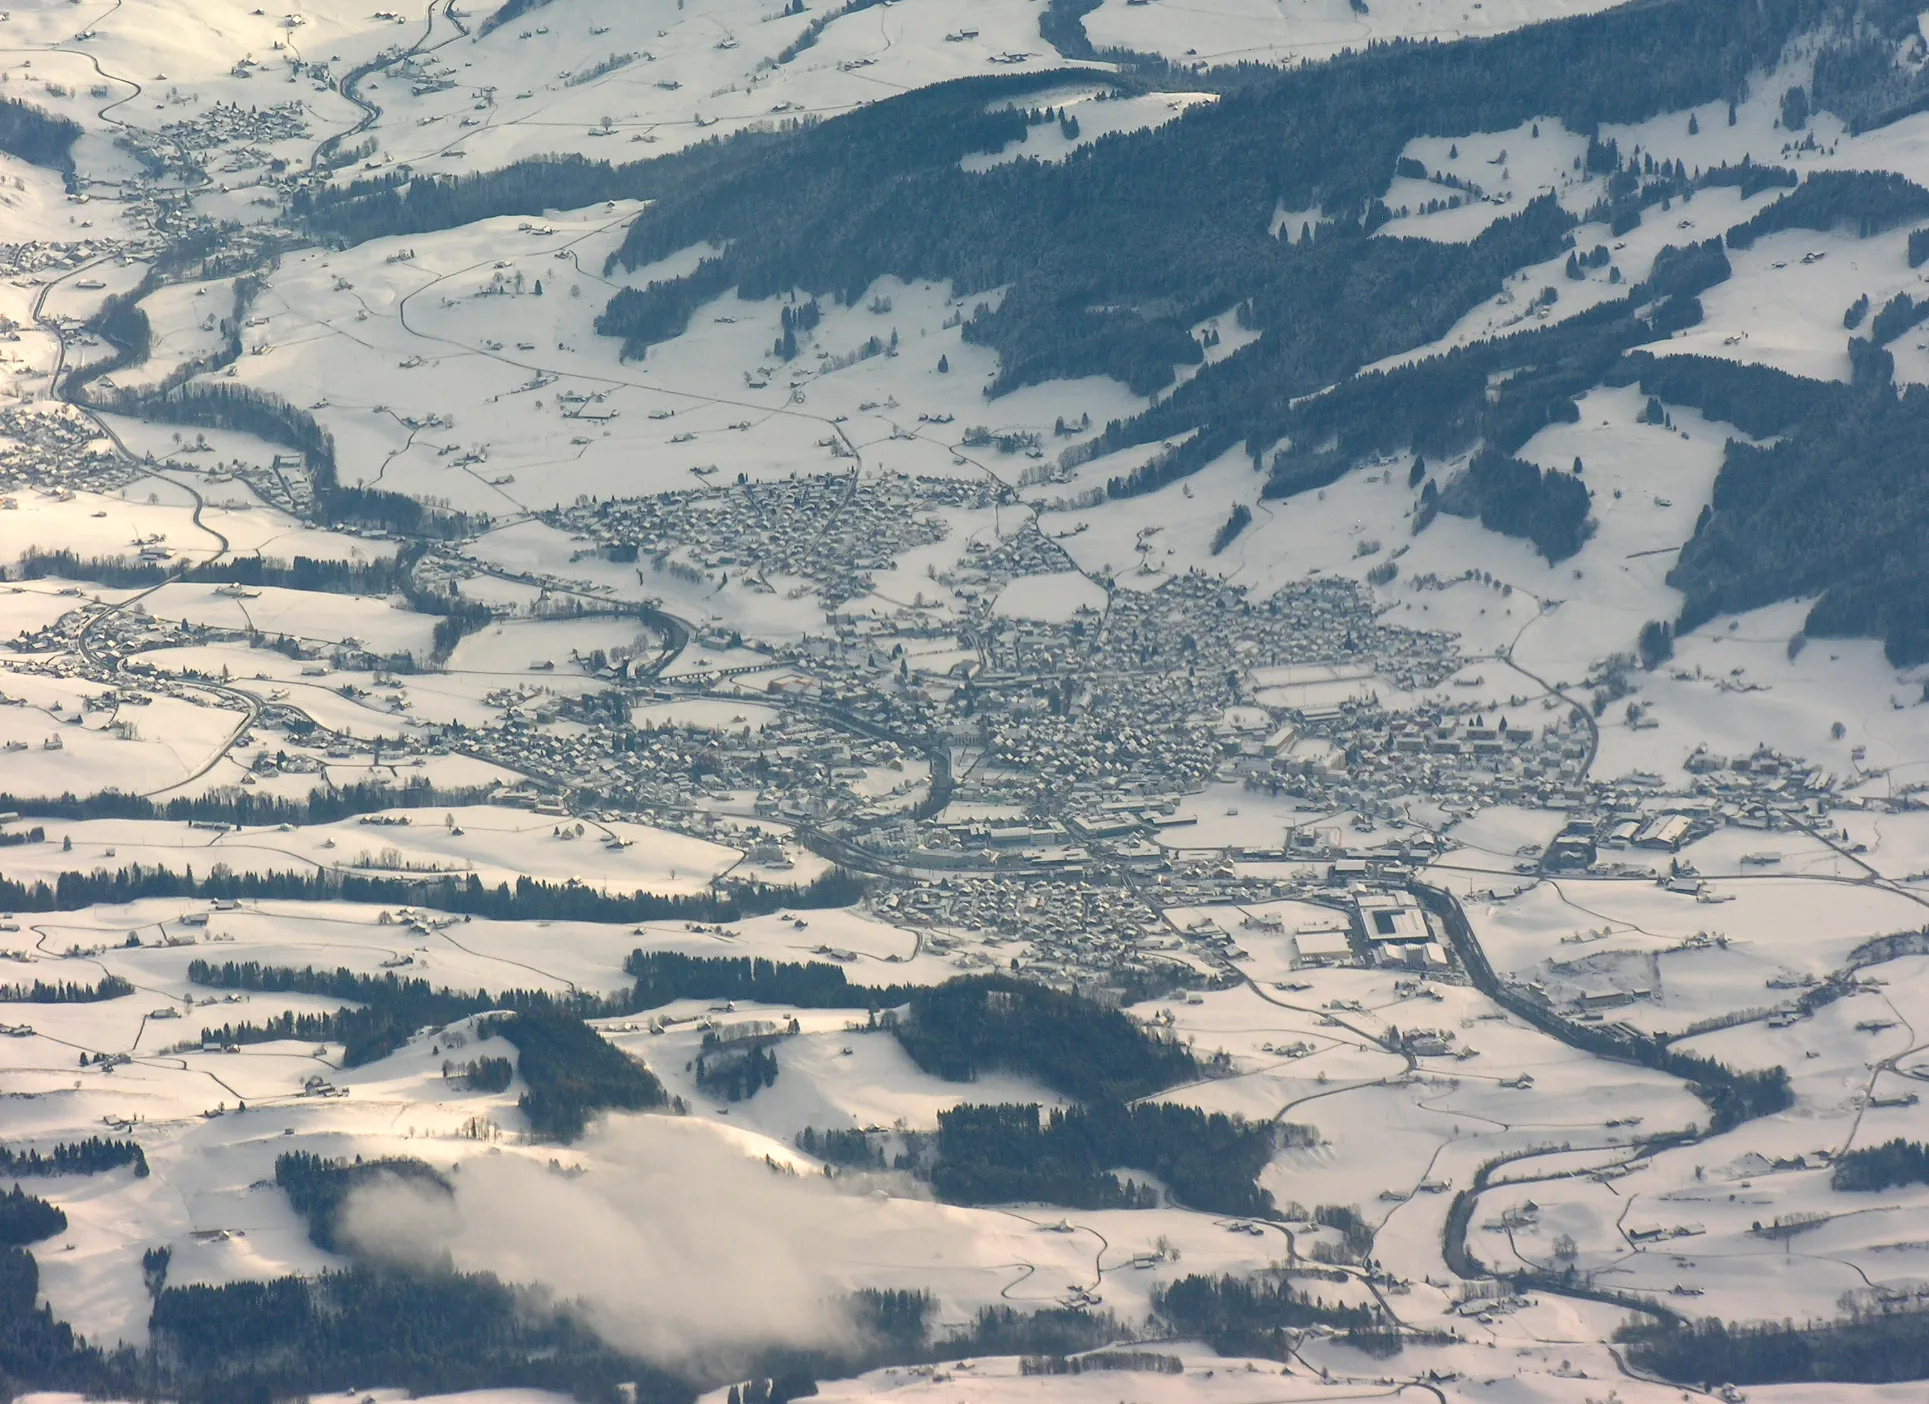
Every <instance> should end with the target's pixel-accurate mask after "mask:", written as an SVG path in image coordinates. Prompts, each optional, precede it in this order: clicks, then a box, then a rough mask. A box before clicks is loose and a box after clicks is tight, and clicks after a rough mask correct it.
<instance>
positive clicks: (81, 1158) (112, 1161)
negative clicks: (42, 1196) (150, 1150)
mask: <svg viewBox="0 0 1929 1404" xmlns="http://www.w3.org/2000/svg"><path fill="white" fill-rule="evenodd" d="M122 1165H131V1166H133V1167H134V1176H135V1178H136V1179H142V1178H145V1177H146V1175H147V1155H146V1153H145V1152H144V1151H142V1149H141V1148H140V1145H139V1144H138V1143H137V1142H134V1141H110V1140H106V1139H104V1138H103V1137H100V1136H89V1137H88V1138H87V1139H86V1140H84V1141H62V1142H59V1143H57V1144H56V1145H55V1146H54V1148H53V1149H52V1150H50V1151H48V1152H46V1153H45V1154H44V1155H43V1154H42V1153H41V1152H39V1151H37V1150H24V1151H16V1150H8V1149H7V1148H6V1147H5V1146H0V1175H13V1176H16V1177H19V1178H23V1179H24V1178H33V1177H44V1176H51V1175H98V1174H100V1173H102V1172H103V1171H106V1170H113V1169H116V1168H118V1167H119V1166H122Z"/></svg>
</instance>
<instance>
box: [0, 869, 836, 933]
mask: <svg viewBox="0 0 1929 1404" xmlns="http://www.w3.org/2000/svg"><path fill="white" fill-rule="evenodd" d="M862 890H863V888H862V884H861V882H859V881H858V880H857V879H855V878H853V877H851V876H850V875H849V874H847V873H843V872H841V871H839V870H833V871H831V872H828V873H826V874H824V876H822V877H820V878H819V879H817V880H816V881H815V882H812V883H810V884H808V885H806V886H804V887H801V888H796V887H768V886H765V885H764V884H762V883H744V884H736V885H732V886H731V887H729V888H727V889H725V890H724V891H722V892H720V893H717V894H713V895H705V896H680V897H659V896H657V895H656V894H654V893H650V892H634V893H607V892H598V891H596V890H595V889H594V888H590V887H585V886H582V885H581V884H578V883H573V882H567V883H551V882H542V881H539V880H537V879H535V878H530V877H519V878H517V879H516V882H515V885H514V886H513V887H511V886H510V884H509V883H507V882H501V883H497V884H496V886H494V887H487V886H485V885H484V884H483V882H482V880H481V879H480V878H479V877H477V876H476V875H475V874H473V873H471V874H468V875H467V877H466V878H458V877H456V876H455V875H454V874H447V875H444V876H441V877H437V878H413V877H410V878H399V877H363V876H359V875H357V874H354V873H344V872H339V871H336V870H333V869H323V870H317V871H314V872H307V873H293V872H266V873H253V872H249V873H236V872H231V871H227V870H226V869H225V868H224V866H223V865H221V864H216V865H215V866H214V867H213V868H211V869H209V871H208V872H207V874H206V875H205V876H201V877H197V876H195V873H194V870H193V868H192V867H189V868H188V869H187V870H186V871H184V872H180V873H177V872H175V871H173V870H172V869H171V868H163V867H160V866H158V865H157V866H154V867H148V866H145V865H143V864H139V863H135V864H129V865H128V866H126V867H122V868H117V869H114V870H112V871H110V870H108V869H106V868H96V869H94V870H93V871H92V872H86V873H81V872H66V873H61V874H59V875H57V876H56V877H55V879H54V881H53V882H51V883H49V882H47V881H45V880H44V879H36V880H35V881H33V882H31V883H29V882H21V881H18V880H16V879H13V878H0V906H3V907H6V908H8V909H10V910H14V911H30V912H56V911H79V910H81V909H82V908H85V907H92V906H98V905H100V904H102V903H116V904H117V903H121V902H134V901H139V900H141V899H142V898H146V897H207V898H217V899H236V900H241V899H248V900H279V901H295V902H328V901H343V902H369V903H377V904H380V903H388V904H402V905H418V906H428V907H435V908H438V909H440V910H442V911H445V912H455V913H458V914H461V915H466V916H478V917H486V918H489V919H490V920H494V921H530V920H536V921H597V922H639V921H669V920H686V921H736V920H738V919H739V918H740V917H743V916H745V915H748V914H756V913H761V912H771V911H776V910H777V909H778V908H780V907H797V908H811V907H843V906H848V905H850V903H851V902H852V901H853V900H855V896H854V894H856V893H861V892H862Z"/></svg>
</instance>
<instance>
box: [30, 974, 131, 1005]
mask: <svg viewBox="0 0 1929 1404" xmlns="http://www.w3.org/2000/svg"><path fill="white" fill-rule="evenodd" d="M133 993H134V987H133V986H132V985H130V984H129V983H128V982H127V981H125V980H123V979H122V978H121V977H120V976H118V975H103V976H101V977H100V979H99V980H97V981H95V982H94V983H93V984H91V985H83V984H81V983H80V982H78V981H75V980H52V981H50V980H35V981H34V982H33V983H32V984H30V985H0V1004H98V1003H99V1002H100V1001H101V1000H104V999H119V998H120V997H121V996H122V995H131V994H133Z"/></svg>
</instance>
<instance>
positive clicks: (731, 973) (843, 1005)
mask: <svg viewBox="0 0 1929 1404" xmlns="http://www.w3.org/2000/svg"><path fill="white" fill-rule="evenodd" d="M623 969H624V971H625V972H626V973H627V974H630V975H632V976H634V977H635V978H636V998H635V1004H636V1008H638V1009H656V1008H660V1007H661V1006H663V1005H665V1004H668V1003H670V1002H671V1001H672V1000H677V999H722V1000H737V999H746V1000H755V1001H757V1002H758V1003H760V1004H788V1005H791V1006H793V1007H795V1008H798V1009H892V1008H895V1007H897V1006H898V1005H900V1004H903V1003H905V1002H906V1001H907V1000H909V999H910V998H911V996H912V995H913V994H914V993H915V992H916V990H917V988H918V987H916V986H912V985H885V986H877V985H853V984H852V983H851V982H850V977H849V976H848V975H847V974H845V971H844V967H843V966H841V965H833V964H832V963H830V962H829V961H807V962H791V961H772V960H765V959H764V958H763V957H761V956H757V957H754V958H753V957H749V956H689V955H684V954H682V953H681V952H679V951H645V950H641V949H638V950H634V951H631V952H630V954H629V956H628V958H627V959H625V960H624V962H623Z"/></svg>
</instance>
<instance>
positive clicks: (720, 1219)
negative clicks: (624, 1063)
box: [344, 1117, 849, 1364]
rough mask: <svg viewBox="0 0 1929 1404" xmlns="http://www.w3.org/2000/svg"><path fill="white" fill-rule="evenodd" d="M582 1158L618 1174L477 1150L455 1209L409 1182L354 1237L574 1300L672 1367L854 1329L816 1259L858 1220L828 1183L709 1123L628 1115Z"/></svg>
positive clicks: (350, 1221)
mask: <svg viewBox="0 0 1929 1404" xmlns="http://www.w3.org/2000/svg"><path fill="white" fill-rule="evenodd" d="M583 1150H584V1151H585V1152H587V1153H588V1154H589V1155H590V1156H592V1157H593V1158H594V1159H595V1160H597V1161H598V1162H599V1164H600V1165H601V1166H604V1167H607V1168H606V1169H605V1170H604V1171H603V1172H602V1173H595V1174H591V1175H586V1176H583V1177H580V1178H573V1177H570V1176H567V1175H562V1174H558V1173H556V1172H555V1171H553V1170H550V1169H548V1168H545V1167H544V1166H543V1165H541V1164H539V1163H537V1162H536V1161H533V1160H528V1159H524V1158H523V1157H520V1156H513V1155H502V1156H480V1157H476V1158H474V1159H471V1160H468V1161H465V1162H464V1163H463V1165H462V1167H461V1169H460V1170H459V1171H458V1172H457V1173H456V1174H455V1175H453V1176H452V1177H451V1178H452V1182H453V1184H454V1186H455V1198H454V1201H453V1203H450V1202H449V1201H447V1200H445V1199H443V1198H442V1197H441V1196H440V1195H438V1194H436V1193H434V1192H433V1191H425V1190H424V1189H423V1188H422V1187H420V1186H416V1185H409V1184H406V1183H404V1182H402V1181H399V1180H394V1181H384V1182H381V1183H378V1184H374V1185H371V1186H369V1187H368V1188H366V1189H364V1190H361V1191H359V1192H358V1193H357V1194H355V1195H354V1196H353V1197H352V1198H351V1200H350V1201H349V1203H348V1206H347V1207H346V1209H345V1211H344V1212H345V1216H346V1228H347V1231H348V1233H349V1234H350V1236H351V1238H353V1239H354V1240H355V1241H357V1242H360V1243H362V1244H364V1245H365V1246H367V1247H369V1248H370V1249H371V1250H379V1251H380V1252H381V1253H382V1254H383V1256H387V1257H390V1258H396V1259H401V1260H403V1261H415V1262H430V1261H434V1260H436V1259H438V1258H440V1257H441V1256H442V1255H443V1254H444V1253H446V1254H448V1255H449V1256H450V1257H451V1258H453V1260H454V1263H455V1265H456V1266H457V1267H458V1268H461V1269H464V1270H468V1271H488V1272H493V1273H495V1274H496V1275H497V1276H498V1277H500V1278H502V1279H503V1280H504V1281H507V1282H528V1283H535V1284H538V1285H540V1286H543V1287H547V1288H549V1289H551V1290H553V1291H554V1292H555V1293H556V1294H557V1295H558V1296H559V1297H564V1298H570V1299H575V1300H578V1301H579V1302H580V1304H581V1309H582V1311H583V1313H584V1317H585V1319H586V1320H587V1322H588V1323H589V1324H590V1325H591V1326H592V1327H593V1328H594V1329H595V1330H596V1331H597V1332H598V1334H600V1335H602V1336H603V1337H604V1338H605V1339H606V1340H608V1341H609V1342H610V1343H611V1344H612V1345H615V1346H617V1347H619V1348H620V1349H624V1350H628V1351H634V1352H636V1353H637V1354H640V1355H643V1356H645V1357H647V1358H649V1359H652V1360H656V1361H661V1362H665V1363H669V1364H692V1363H698V1362H707V1361H716V1360H723V1359H729V1358H731V1357H733V1356H735V1355H737V1354H739V1353H741V1352H743V1351H746V1350H748V1349H750V1348H753V1347H756V1346H761V1345H794V1346H805V1345H819V1344H823V1343H825V1342H827V1341H834V1340H836V1339H838V1338H840V1337H841V1336H843V1335H844V1334H845V1333H846V1332H847V1331H848V1330H849V1326H848V1323H847V1322H846V1321H845V1320H844V1317H843V1315H842V1313H841V1311H840V1309H839V1308H838V1306H837V1304H836V1302H835V1301H834V1300H833V1298H832V1297H831V1296H830V1295H829V1294H828V1293H827V1292H826V1291H825V1283H824V1279H823V1276H822V1274H821V1272H820V1271H819V1269H818V1267H817V1265H816V1258H817V1250H818V1249H819V1248H821V1246H822V1244H823V1238H824V1233H823V1229H824V1227H825V1226H826V1224H827V1222H828V1221H829V1220H832V1219H838V1220H844V1221H846V1222H848V1209H849V1206H848V1204H841V1203H840V1201H843V1200H845V1199H846V1196H843V1195H840V1194H839V1193H838V1192H837V1191H836V1190H835V1189H833V1188H832V1187H831V1186H830V1185H829V1184H828V1183H827V1182H825V1181H823V1180H819V1179H799V1178H794V1177H792V1176H789V1175H787V1174H782V1173H777V1172H774V1171H773V1170H772V1169H771V1168H770V1167H769V1166H767V1165H765V1164H764V1163H763V1162H762V1161H758V1160H753V1159H751V1158H749V1157H748V1156H747V1155H745V1154H744V1153H743V1151H741V1150H740V1149H738V1148H736V1147H733V1146H732V1145H730V1144H729V1143H728V1142H727V1141H726V1140H725V1139H724V1137H723V1136H722V1135H719V1134H718V1132H717V1131H716V1130H714V1129H712V1128H711V1127H708V1126H705V1125H702V1124H701V1123H698V1122H694V1121H681V1120H676V1119H672V1118H668V1117H643V1118H634V1119H627V1120H619V1121H616V1122H613V1123H610V1124H609V1125H607V1126H605V1127H603V1128H602V1129H600V1130H599V1131H597V1132H595V1133H594V1134H593V1135H592V1137H591V1139H590V1140H589V1141H588V1142H587V1143H585V1145H584V1146H583Z"/></svg>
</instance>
